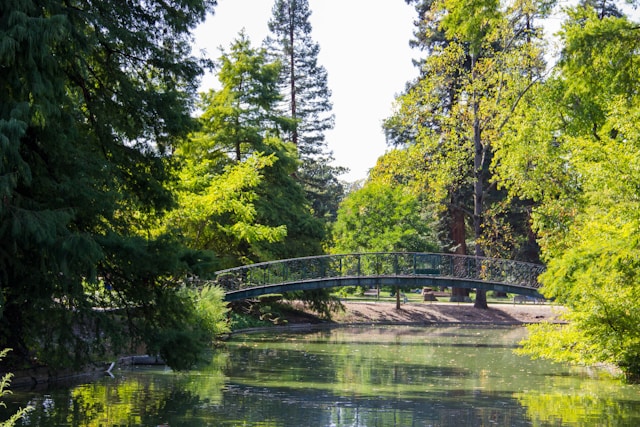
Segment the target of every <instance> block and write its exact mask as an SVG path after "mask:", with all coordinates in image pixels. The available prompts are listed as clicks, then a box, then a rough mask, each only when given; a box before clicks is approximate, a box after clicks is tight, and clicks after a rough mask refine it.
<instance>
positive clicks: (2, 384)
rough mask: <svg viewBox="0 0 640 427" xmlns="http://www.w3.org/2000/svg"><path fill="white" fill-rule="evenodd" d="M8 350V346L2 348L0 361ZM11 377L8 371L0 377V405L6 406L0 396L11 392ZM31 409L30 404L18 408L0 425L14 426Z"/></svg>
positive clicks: (2, 426)
mask: <svg viewBox="0 0 640 427" xmlns="http://www.w3.org/2000/svg"><path fill="white" fill-rule="evenodd" d="M10 351H11V349H9V348H5V349H4V350H2V351H0V361H2V359H4V358H5V357H6V355H7V353H9V352H10ZM12 378H13V374H11V373H8V374H4V375H3V376H2V379H0V406H2V407H6V405H5V403H4V402H2V398H3V397H4V396H6V395H8V394H10V393H11V390H9V385H10V384H11V379H12ZM31 410H33V408H32V407H31V406H27V407H24V408H21V409H19V410H18V412H16V413H15V414H13V415H11V417H9V419H8V420H5V421H0V427H12V426H15V425H16V424H17V423H18V421H20V419H21V418H22V417H24V416H25V415H27V414H28V413H29V411H31Z"/></svg>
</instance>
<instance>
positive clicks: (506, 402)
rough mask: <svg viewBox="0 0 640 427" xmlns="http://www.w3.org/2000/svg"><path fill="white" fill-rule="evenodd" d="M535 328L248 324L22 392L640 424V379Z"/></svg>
mask: <svg viewBox="0 0 640 427" xmlns="http://www.w3.org/2000/svg"><path fill="white" fill-rule="evenodd" d="M525 334H526V330H525V329H524V328H521V327H504V328H491V329H480V328H468V327H358V328H339V329H332V330H322V331H316V332H313V333H268V334H252V335H237V336H235V337H234V338H233V339H232V340H231V341H229V342H228V343H227V345H226V347H225V348H224V349H222V350H220V351H217V352H215V353H214V354H213V355H212V357H211V363H210V364H209V365H208V366H206V367H203V368H201V369H199V370H197V371H192V372H187V373H175V372H172V371H170V370H167V369H162V368H136V369H121V370H117V371H115V372H114V374H115V377H114V378H109V377H105V378H100V379H98V380H96V381H94V382H91V383H87V384H81V385H75V386H71V387H63V388H57V389H53V390H49V391H46V392H26V391H20V390H17V391H16V392H15V393H14V394H13V395H12V396H10V398H11V401H12V402H13V401H16V402H22V403H23V404H24V402H29V403H30V404H31V405H32V406H34V407H35V408H36V409H35V411H33V412H32V413H31V414H30V416H29V417H28V418H27V420H26V422H25V423H24V425H31V426H36V425H37V426H54V425H55V426H63V425H90V426H101V425H105V426H106V425H137V426H157V425H169V426H238V425H242V426H307V425H308V426H465V425H469V426H490V425H491V426H493V425H496V426H507V425H509V426H547V425H548V426H554V425H558V426H560V425H567V426H605V425H606V426H635V425H640V386H630V385H624V384H622V383H621V382H619V381H618V380H615V379H613V378H611V377H610V376H608V375H605V374H603V373H600V372H597V371H593V370H587V369H578V368H571V367H568V366H566V365H561V364H553V363H550V362H547V361H532V360H530V359H529V358H527V357H522V356H517V355H514V354H513V349H514V348H515V347H516V345H517V342H518V341H520V340H521V339H522V338H523V337H524V336H525ZM9 407H10V408H12V405H9ZM13 408H15V407H13Z"/></svg>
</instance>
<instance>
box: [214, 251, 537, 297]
mask: <svg viewBox="0 0 640 427" xmlns="http://www.w3.org/2000/svg"><path fill="white" fill-rule="evenodd" d="M543 271H544V266H542V265H538V264H531V263H526V262H519V261H510V260H504V259H495V258H483V257H475V256H465V255H453V254H436V253H416V252H375V253H356V254H341V255H321V256H312V257H305V258H293V259H285V260H280V261H271V262H263V263H259V264H252V265H246V266H242V267H236V268H230V269H228V270H221V271H218V272H216V279H215V282H216V283H217V284H218V285H220V286H221V287H222V288H224V289H225V291H226V296H225V299H226V301H235V300H242V299H247V298H254V297H257V296H260V295H265V294H274V293H278V294H279V293H284V292H291V291H299V290H312V289H321V288H332V287H339V286H365V287H373V286H387V285H391V286H403V287H423V286H428V287H440V286H446V287H458V288H475V289H481V290H487V291H488V290H495V291H502V292H510V293H515V294H521V295H528V296H533V297H536V298H542V295H540V293H539V292H538V288H539V287H540V285H539V283H538V276H539V275H540V273H542V272H543Z"/></svg>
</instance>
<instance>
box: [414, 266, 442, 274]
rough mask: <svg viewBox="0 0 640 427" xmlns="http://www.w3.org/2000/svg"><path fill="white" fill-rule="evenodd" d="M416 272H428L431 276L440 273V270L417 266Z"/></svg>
mask: <svg viewBox="0 0 640 427" xmlns="http://www.w3.org/2000/svg"><path fill="white" fill-rule="evenodd" d="M416 274H428V275H431V276H438V275H440V270H438V269H437V268H416Z"/></svg>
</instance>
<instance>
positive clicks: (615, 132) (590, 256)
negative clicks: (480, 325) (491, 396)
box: [496, 7, 640, 381]
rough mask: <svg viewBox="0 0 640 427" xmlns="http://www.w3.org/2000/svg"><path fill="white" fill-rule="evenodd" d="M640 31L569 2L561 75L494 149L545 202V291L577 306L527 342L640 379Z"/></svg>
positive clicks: (529, 347)
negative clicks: (639, 35) (557, 324)
mask: <svg viewBox="0 0 640 427" xmlns="http://www.w3.org/2000/svg"><path fill="white" fill-rule="evenodd" d="M636 32H637V24H634V23H632V22H630V21H629V20H628V19H627V18H625V17H612V16H604V17H603V15H601V14H597V13H596V11H595V10H594V9H592V8H591V7H577V8H575V9H573V10H571V11H570V13H569V19H568V21H567V22H566V23H565V25H564V26H563V31H562V33H561V35H562V38H563V42H564V50H563V54H562V60H561V62H560V66H559V68H558V70H557V73H556V75H555V76H554V77H553V78H551V79H550V80H549V81H547V82H545V85H544V87H541V88H540V89H539V90H536V91H535V92H532V93H531V102H530V103H526V104H522V105H521V108H520V109H519V110H518V111H517V114H518V116H519V117H518V119H517V120H514V122H513V127H510V129H509V131H508V134H507V135H505V138H504V140H502V141H501V143H500V144H501V147H500V150H498V151H497V152H496V164H497V165H498V166H497V168H496V170H497V171H498V175H499V177H500V179H501V182H502V183H503V184H504V185H506V186H507V187H508V188H509V191H511V192H514V193H520V194H526V195H528V196H529V197H532V198H535V200H536V201H537V202H538V203H539V206H537V207H536V208H535V210H534V212H533V215H532V218H533V225H534V227H535V229H536V230H537V232H538V234H539V236H540V239H539V242H540V245H541V248H542V251H543V252H542V255H543V257H544V258H545V260H546V261H547V266H548V270H547V272H546V273H545V274H544V275H542V276H541V278H540V279H541V281H542V283H543V284H544V287H543V292H544V294H545V296H546V297H548V298H553V299H555V300H556V301H557V302H558V303H560V304H562V305H564V306H565V307H567V308H568V310H569V311H568V313H567V314H566V315H565V317H566V319H567V320H569V321H570V324H569V325H568V326H563V327H557V328H556V327H550V326H544V327H537V328H535V330H534V333H533V334H532V335H531V338H530V339H529V341H528V342H527V343H526V346H525V350H526V351H527V352H529V353H531V354H534V355H537V356H542V357H549V358H553V359H557V360H567V361H571V362H579V363H587V364H591V363H608V364H614V365H617V366H618V367H620V368H621V369H622V370H623V372H624V373H625V375H626V377H627V378H628V379H629V380H634V381H637V380H638V378H639V377H640V365H639V363H638V360H639V355H640V336H639V334H638V330H639V329H640V327H639V326H640V315H639V314H638V313H639V312H640V310H638V297H640V280H638V274H639V272H640V265H638V262H637V259H638V257H639V255H640V254H639V253H638V231H637V230H638V226H639V225H640V216H639V215H638V212H639V209H640V206H639V205H638V201H637V194H638V183H640V175H639V174H638V171H637V167H636V166H635V165H637V164H638V162H639V161H640V158H638V147H639V146H640V145H639V144H640V127H639V126H638V123H639V119H640V98H639V97H638V96H637V93H636V92H637V91H636V90H635V89H633V88H635V87H637V85H638V83H639V82H640V73H639V72H638V70H639V67H638V54H637V52H638V43H639V41H638V38H637V34H636ZM536 127H537V129H536ZM525 140H526V141H527V142H526V146H525Z"/></svg>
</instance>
